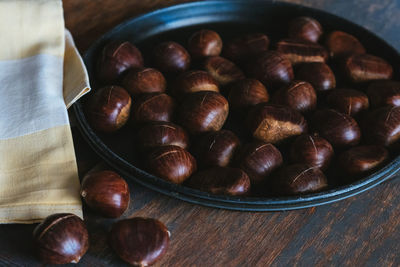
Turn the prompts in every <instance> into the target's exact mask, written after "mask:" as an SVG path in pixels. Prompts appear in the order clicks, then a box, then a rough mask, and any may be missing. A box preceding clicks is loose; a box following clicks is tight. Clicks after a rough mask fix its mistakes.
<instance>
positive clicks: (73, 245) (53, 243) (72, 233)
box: [33, 213, 89, 264]
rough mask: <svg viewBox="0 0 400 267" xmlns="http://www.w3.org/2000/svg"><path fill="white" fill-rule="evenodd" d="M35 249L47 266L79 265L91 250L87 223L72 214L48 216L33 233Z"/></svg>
mask: <svg viewBox="0 0 400 267" xmlns="http://www.w3.org/2000/svg"><path fill="white" fill-rule="evenodd" d="M33 240H34V247H35V250H36V251H37V254H38V256H39V258H40V259H41V261H43V262H44V263H47V264H67V263H78V262H79V260H80V259H81V258H82V256H83V255H85V253H86V251H87V250H88V248H89V235H88V231H87V230H86V226H85V223H84V222H83V221H82V219H81V218H79V217H78V216H76V215H74V214H71V213H57V214H53V215H50V216H48V217H47V218H46V219H44V221H43V222H42V223H40V224H39V225H38V226H36V228H35V230H34V231H33Z"/></svg>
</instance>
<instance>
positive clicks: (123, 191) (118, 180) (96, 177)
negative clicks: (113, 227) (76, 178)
mask: <svg viewBox="0 0 400 267" xmlns="http://www.w3.org/2000/svg"><path fill="white" fill-rule="evenodd" d="M80 194H81V197H82V198H83V200H84V201H85V203H86V205H88V206H89V207H90V208H91V209H92V210H94V211H96V212H98V213H100V214H101V215H103V216H105V217H109V218H117V217H119V216H121V215H122V214H123V213H124V212H125V210H126V209H127V208H128V205H129V186H128V184H127V183H126V182H125V180H124V179H123V178H122V177H121V176H119V175H118V174H117V173H115V172H113V171H109V170H104V171H99V172H91V173H88V174H87V175H85V177H84V178H83V180H82V183H81V191H80Z"/></svg>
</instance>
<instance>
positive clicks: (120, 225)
mask: <svg viewBox="0 0 400 267" xmlns="http://www.w3.org/2000/svg"><path fill="white" fill-rule="evenodd" d="M169 237H170V233H169V231H168V229H167V227H166V226H165V225H164V224H163V223H162V222H160V221H159V220H156V219H152V218H142V217H134V218H129V219H124V220H120V221H118V222H116V223H114V224H113V225H112V227H111V231H110V233H109V236H108V240H109V244H110V246H111V247H112V248H113V249H114V251H115V252H116V253H117V254H118V256H119V257H120V258H121V259H122V260H124V261H125V262H127V263H129V264H131V265H133V266H140V267H142V266H149V265H152V264H153V263H155V262H156V261H157V260H159V259H160V258H161V257H162V256H164V254H165V253H166V251H167V249H168V245H169Z"/></svg>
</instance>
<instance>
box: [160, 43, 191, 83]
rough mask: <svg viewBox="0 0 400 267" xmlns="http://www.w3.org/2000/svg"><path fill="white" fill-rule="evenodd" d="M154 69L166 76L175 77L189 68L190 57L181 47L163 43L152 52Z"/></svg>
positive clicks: (176, 44)
mask: <svg viewBox="0 0 400 267" xmlns="http://www.w3.org/2000/svg"><path fill="white" fill-rule="evenodd" d="M153 60H154V64H155V66H156V68H158V69H159V70H160V71H161V72H162V73H164V74H167V75H176V74H177V73H180V72H184V71H186V70H187V69H189V67H190V61H191V60H190V55H189V53H188V52H187V51H186V49H185V48H183V46H181V45H180V44H178V43H175V42H163V43H160V44H158V45H157V46H156V47H155V48H154V50H153Z"/></svg>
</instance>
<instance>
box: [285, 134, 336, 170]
mask: <svg viewBox="0 0 400 267" xmlns="http://www.w3.org/2000/svg"><path fill="white" fill-rule="evenodd" d="M333 154H334V152H333V148H332V146H331V144H330V143H329V142H328V141H327V140H325V139H324V138H322V137H320V136H318V135H316V134H313V135H309V134H303V135H300V136H299V137H297V138H296V140H295V141H294V143H293V144H292V147H291V150H290V159H291V160H292V162H294V163H303V164H308V165H309V166H311V167H318V168H320V169H321V170H326V169H327V168H328V166H329V163H330V162H331V159H332V157H333Z"/></svg>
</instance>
